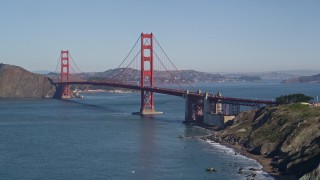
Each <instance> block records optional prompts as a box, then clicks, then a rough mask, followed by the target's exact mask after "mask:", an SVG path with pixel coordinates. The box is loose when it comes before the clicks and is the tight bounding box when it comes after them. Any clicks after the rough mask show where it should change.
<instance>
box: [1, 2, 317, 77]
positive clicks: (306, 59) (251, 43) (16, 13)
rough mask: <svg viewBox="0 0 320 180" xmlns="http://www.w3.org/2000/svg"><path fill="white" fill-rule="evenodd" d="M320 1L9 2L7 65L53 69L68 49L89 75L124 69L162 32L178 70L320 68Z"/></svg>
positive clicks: (4, 36) (4, 24)
mask: <svg viewBox="0 0 320 180" xmlns="http://www.w3.org/2000/svg"><path fill="white" fill-rule="evenodd" d="M319 8H320V2H317V1H311V0H310V1H303V2H302V1H281V2H279V1H205V0H203V1H199V2H194V1H189V0H188V1H178V0H177V1H161V2H159V1H151V2H149V1H134V2H132V1H116V2H115V1H114V2H105V1H91V2H89V1H67V2H64V1H35V0H32V1H2V5H1V7H0V22H1V32H2V33H1V34H0V41H1V42H2V43H0V63H6V64H12V65H18V66H22V67H24V68H26V69H28V70H31V71H36V70H48V71H53V70H54V69H55V67H56V64H57V61H58V58H59V55H60V50H63V49H68V50H69V51H70V52H71V53H72V56H73V57H74V59H75V60H76V61H77V64H78V65H79V66H80V68H81V70H82V71H85V72H95V71H105V70H107V69H111V68H115V67H117V66H118V65H119V64H120V62H121V61H122V59H123V58H124V56H125V55H126V54H127V53H128V52H129V50H130V48H131V47H132V45H133V44H134V42H135V41H136V39H137V38H138V36H139V35H140V34H141V32H145V33H150V32H152V33H154V34H155V36H156V37H157V39H158V40H159V41H160V43H161V45H162V46H163V48H164V50H165V51H166V52H167V54H168V55H169V56H170V58H171V59H172V60H173V61H174V63H175V64H176V65H177V67H178V69H181V70H183V69H194V70H198V71H204V72H262V71H263V72H265V71H280V70H281V71H282V70H318V69H319V67H320V61H319V59H320V53H319V52H320V37H319V32H320V22H319V20H318V19H319V17H320V12H319V11H318V9H319Z"/></svg>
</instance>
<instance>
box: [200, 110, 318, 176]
mask: <svg viewBox="0 0 320 180" xmlns="http://www.w3.org/2000/svg"><path fill="white" fill-rule="evenodd" d="M319 129H320V107H315V106H307V105H301V104H293V105H286V106H278V107H268V108H262V109H260V110H252V111H247V112H243V113H240V114H239V115H238V116H237V117H236V118H235V119H234V121H233V124H232V125H231V126H228V127H226V128H225V129H223V130H219V131H213V133H212V135H209V136H204V137H201V139H203V140H210V141H214V142H217V143H220V144H222V145H224V146H227V147H230V148H232V149H234V150H235V151H236V152H238V153H240V154H242V155H244V156H246V157H248V158H251V159H255V160H257V161H258V162H259V163H260V164H261V165H262V166H263V169H262V170H263V171H264V172H267V173H269V174H270V175H272V176H273V177H274V178H275V179H299V178H301V177H303V175H305V174H307V173H310V172H311V171H312V170H314V169H316V168H317V167H318V166H319V163H320V132H319ZM318 169H319V168H318ZM311 175H312V176H313V177H312V178H311V179H313V178H319V174H317V173H313V174H311Z"/></svg>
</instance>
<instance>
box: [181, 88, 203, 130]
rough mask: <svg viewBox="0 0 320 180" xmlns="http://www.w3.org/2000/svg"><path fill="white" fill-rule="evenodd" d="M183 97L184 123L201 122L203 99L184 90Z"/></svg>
mask: <svg viewBox="0 0 320 180" xmlns="http://www.w3.org/2000/svg"><path fill="white" fill-rule="evenodd" d="M184 98H185V121H184V123H186V124H190V123H191V124H193V123H203V100H202V99H198V98H196V97H192V96H191V95H190V94H189V91H188V90H187V91H186V94H185V95H184Z"/></svg>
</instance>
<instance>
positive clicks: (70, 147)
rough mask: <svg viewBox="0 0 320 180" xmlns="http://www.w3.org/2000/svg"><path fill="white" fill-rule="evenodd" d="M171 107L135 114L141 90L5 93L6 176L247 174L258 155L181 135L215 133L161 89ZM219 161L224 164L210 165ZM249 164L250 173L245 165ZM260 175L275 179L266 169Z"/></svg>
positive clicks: (267, 86) (1, 153)
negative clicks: (35, 95)
mask: <svg viewBox="0 0 320 180" xmlns="http://www.w3.org/2000/svg"><path fill="white" fill-rule="evenodd" d="M194 86H195V87H196V88H199V89H201V90H202V91H208V92H210V93H217V92H218V91H220V92H221V93H222V95H225V96H231V97H242V98H253V99H267V100H272V99H273V100H274V99H275V97H277V96H279V95H285V94H290V93H298V92H299V93H300V92H301V93H305V94H307V95H310V96H312V97H315V98H316V97H317V96H320V85H319V84H282V83H279V82H273V81H270V82H263V83H230V84H229V83H217V84H197V85H194ZM155 98H156V100H155V102H156V110H158V111H163V112H164V114H163V115H157V116H153V117H141V116H137V115H132V112H136V111H138V110H139V108H140V104H139V103H140V93H124V94H114V93H102V94H85V97H84V98H83V99H71V100H55V99H11V100H7V99H1V100H0V179H184V180H185V179H246V178H247V176H248V175H249V174H250V173H251V172H250V171H249V168H258V169H259V168H261V166H260V165H259V164H258V163H257V162H256V161H255V160H252V159H248V158H246V157H244V156H241V155H235V153H234V151H233V150H232V149H229V148H226V147H224V146H221V145H219V144H216V143H213V142H206V141H199V140H194V139H181V138H179V136H180V135H183V136H200V135H206V134H208V132H207V130H204V129H201V128H198V127H194V126H186V125H184V124H182V121H183V120H184V99H183V98H179V97H172V96H167V95H161V94H156V96H155ZM208 167H213V168H215V169H216V170H217V171H216V172H212V173H210V172H206V168H208ZM240 168H243V173H241V174H239V173H238V171H239V169H240ZM255 179H272V177H270V176H269V175H268V174H266V173H264V172H262V171H258V172H257V176H256V177H255Z"/></svg>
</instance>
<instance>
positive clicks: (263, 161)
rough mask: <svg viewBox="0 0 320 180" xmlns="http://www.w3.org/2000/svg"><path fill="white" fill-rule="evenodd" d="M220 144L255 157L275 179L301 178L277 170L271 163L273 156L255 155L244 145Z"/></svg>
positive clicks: (250, 157)
mask: <svg viewBox="0 0 320 180" xmlns="http://www.w3.org/2000/svg"><path fill="white" fill-rule="evenodd" d="M218 143H219V144H221V145H223V146H226V147H228V148H231V149H233V150H234V151H235V152H236V153H237V154H240V155H243V156H245V157H247V158H249V159H254V160H256V161H257V162H258V163H259V164H260V165H261V166H262V169H261V170H262V171H264V172H266V173H268V174H270V175H271V176H272V177H273V178H274V179H276V180H286V179H291V180H295V179H299V178H297V177H296V176H294V175H282V174H280V173H279V172H278V171H276V170H275V169H274V168H273V167H272V165H271V161H272V159H271V158H266V157H263V156H261V155H255V154H251V153H249V152H248V151H246V150H244V149H242V147H241V146H240V145H233V144H229V143H226V142H218Z"/></svg>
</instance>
